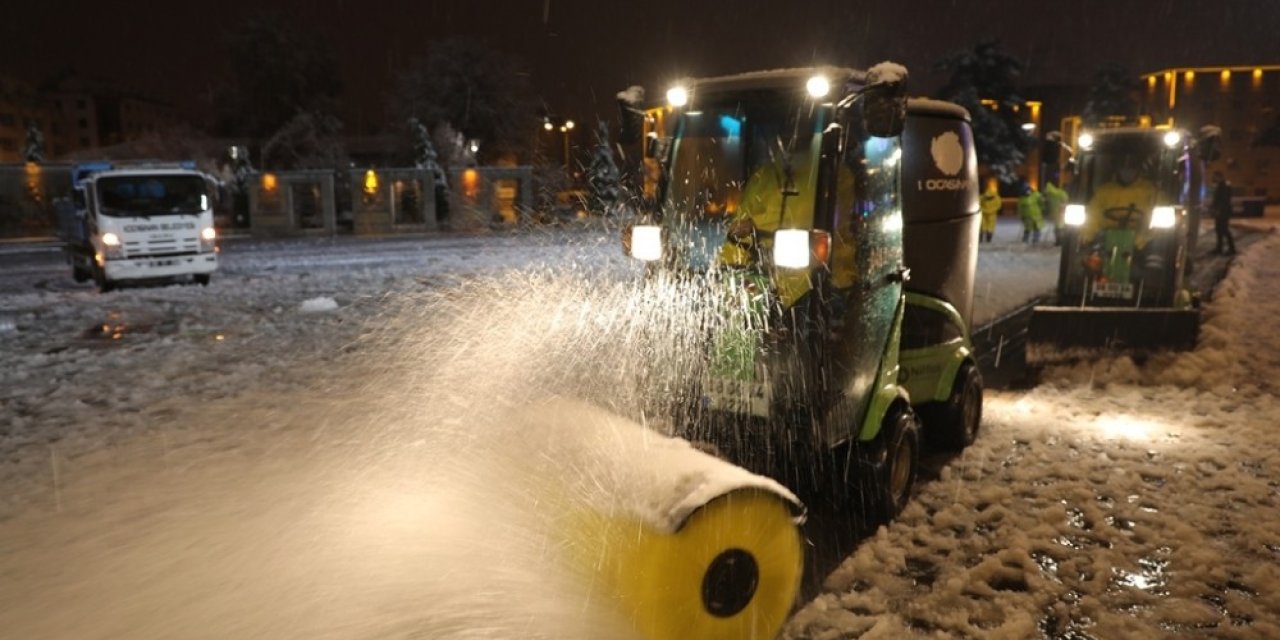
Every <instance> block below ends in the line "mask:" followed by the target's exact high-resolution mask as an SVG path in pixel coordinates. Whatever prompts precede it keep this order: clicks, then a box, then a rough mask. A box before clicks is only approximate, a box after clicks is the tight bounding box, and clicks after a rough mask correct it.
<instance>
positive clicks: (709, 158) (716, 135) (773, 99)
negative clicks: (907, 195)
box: [663, 92, 829, 266]
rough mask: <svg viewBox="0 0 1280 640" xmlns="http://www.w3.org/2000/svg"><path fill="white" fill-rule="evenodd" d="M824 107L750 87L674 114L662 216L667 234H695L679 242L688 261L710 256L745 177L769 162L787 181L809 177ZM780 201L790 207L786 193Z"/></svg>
mask: <svg viewBox="0 0 1280 640" xmlns="http://www.w3.org/2000/svg"><path fill="white" fill-rule="evenodd" d="M828 110H829V109H828V108H826V107H818V108H816V109H814V108H813V105H812V101H808V100H804V99H802V98H800V97H798V96H792V95H782V94H780V93H778V92H751V93H742V94H733V95H730V96H725V97H722V98H720V99H718V100H705V101H703V102H702V103H701V104H699V105H698V108H697V109H694V110H691V111H688V112H686V113H684V114H681V116H680V118H679V119H678V120H677V121H676V125H675V131H674V139H673V141H672V148H671V155H670V157H669V171H668V181H667V186H666V190H665V191H666V192H665V197H664V199H663V205H664V206H663V215H664V217H666V218H668V219H669V220H671V221H672V222H674V224H673V225H671V228H672V230H673V231H674V232H677V233H680V234H682V235H683V234H691V235H693V236H697V237H696V238H687V240H691V241H692V242H683V243H682V245H683V246H685V247H688V248H689V249H690V251H691V255H688V256H686V257H687V258H688V259H689V260H690V262H691V264H692V265H693V266H705V265H706V264H708V263H709V262H710V261H711V259H712V257H713V256H714V253H715V251H716V250H717V248H718V247H719V245H720V244H721V243H722V242H723V241H724V239H725V237H724V232H725V229H726V226H727V224H728V221H729V220H730V219H731V218H733V217H734V216H735V215H736V214H737V213H738V211H739V207H740V206H741V205H742V204H743V194H744V191H746V192H748V193H750V189H749V188H748V182H749V179H750V178H751V177H752V176H753V175H756V174H757V172H760V171H761V170H762V169H767V168H768V167H770V166H773V167H777V168H778V171H777V172H776V173H778V174H779V175H780V176H781V175H782V174H784V173H786V172H787V171H786V170H788V169H789V170H790V173H791V178H792V179H799V180H804V179H806V178H807V177H810V176H809V173H810V171H809V170H810V168H811V167H812V166H813V164H814V160H815V158H816V156H817V151H818V147H819V144H818V140H819V138H820V135H821V131H822V128H823V126H824V125H825V124H826V120H827V114H828ZM776 182H778V183H779V184H780V185H781V184H783V183H785V182H786V179H785V178H783V179H779V180H776ZM811 200H812V199H811V198H810V199H809V202H810V204H811ZM794 204H795V205H797V206H802V205H801V203H800V202H795V203H794ZM787 206H792V204H791V203H790V199H789V204H788V205H787ZM779 222H781V221H779Z"/></svg>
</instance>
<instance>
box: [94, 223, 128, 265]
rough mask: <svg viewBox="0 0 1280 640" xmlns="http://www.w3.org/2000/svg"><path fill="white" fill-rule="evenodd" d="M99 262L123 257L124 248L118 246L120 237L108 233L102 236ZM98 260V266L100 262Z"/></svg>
mask: <svg viewBox="0 0 1280 640" xmlns="http://www.w3.org/2000/svg"><path fill="white" fill-rule="evenodd" d="M99 255H100V256H101V260H114V259H116V258H119V257H122V256H124V247H122V246H120V236H118V235H116V234H114V233H112V232H110V231H108V232H106V233H104V234H102V253H101V254H99ZM101 260H99V262H98V264H99V265H101V264H102V262H101Z"/></svg>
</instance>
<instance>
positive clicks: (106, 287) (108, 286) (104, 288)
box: [93, 269, 116, 293]
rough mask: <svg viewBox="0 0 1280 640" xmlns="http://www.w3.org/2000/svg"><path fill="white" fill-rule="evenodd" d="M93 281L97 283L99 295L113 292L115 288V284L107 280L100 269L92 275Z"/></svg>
mask: <svg viewBox="0 0 1280 640" xmlns="http://www.w3.org/2000/svg"><path fill="white" fill-rule="evenodd" d="M93 281H94V282H95V283H97V285H98V291H99V292H100V293H109V292H111V291H114V290H115V288H116V283H115V282H114V281H112V280H108V279H107V274H105V273H103V272H102V269H98V270H97V271H96V272H95V273H94V274H93Z"/></svg>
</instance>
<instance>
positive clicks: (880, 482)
mask: <svg viewBox="0 0 1280 640" xmlns="http://www.w3.org/2000/svg"><path fill="white" fill-rule="evenodd" d="M868 453H869V454H870V455H868V456H866V457H864V458H863V460H862V467H863V477H864V478H865V480H864V482H866V486H864V487H863V488H862V490H861V491H860V494H861V496H862V508H863V510H864V511H865V512H866V513H865V516H866V517H868V518H870V519H872V520H873V521H874V522H876V523H880V522H887V521H889V520H891V519H893V518H894V516H897V515H898V514H899V513H901V512H902V510H903V509H904V508H906V506H907V502H908V501H910V500H911V492H912V490H913V489H914V487H915V483H916V477H917V476H918V475H919V464H920V427H919V421H918V420H917V419H916V414H915V412H914V411H912V410H911V408H910V407H902V408H900V409H896V410H893V411H890V412H889V413H888V414H887V415H886V416H885V417H884V424H883V426H882V427H881V429H880V435H878V436H877V437H876V440H875V441H874V442H873V443H872V444H871V448H870V449H869V451H868ZM864 455H865V454H864Z"/></svg>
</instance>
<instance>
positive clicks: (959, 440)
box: [937, 362, 982, 451]
mask: <svg viewBox="0 0 1280 640" xmlns="http://www.w3.org/2000/svg"><path fill="white" fill-rule="evenodd" d="M940 413H941V415H940V416H939V418H940V420H939V424H938V434H937V437H938V443H939V444H940V445H942V446H943V447H944V448H946V449H947V450H949V451H962V450H964V448H965V447H967V446H969V445H971V444H973V441H974V440H975V439H976V438H977V437H978V429H979V428H980V427H981V426H982V373H981V372H980V371H978V369H977V367H974V366H973V363H970V362H966V363H964V364H963V365H961V366H960V370H959V371H957V372H956V380H955V382H954V383H953V384H952V385H951V396H950V397H949V398H947V401H946V402H945V403H944V404H943V406H942V411H941V412H940Z"/></svg>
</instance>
